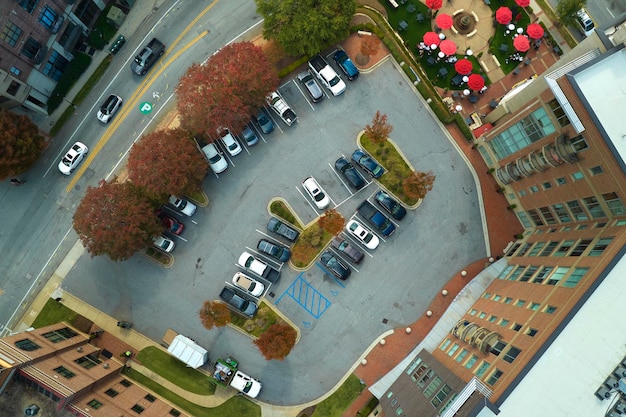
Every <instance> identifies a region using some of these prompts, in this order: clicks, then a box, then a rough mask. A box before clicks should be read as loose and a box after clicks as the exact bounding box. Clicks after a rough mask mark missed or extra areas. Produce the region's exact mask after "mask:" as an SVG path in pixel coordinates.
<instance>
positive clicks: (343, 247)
mask: <svg viewBox="0 0 626 417" xmlns="http://www.w3.org/2000/svg"><path fill="white" fill-rule="evenodd" d="M330 246H332V247H333V248H335V249H337V250H338V251H339V252H341V253H343V254H344V255H346V257H347V258H348V259H350V260H351V261H352V262H354V263H355V264H358V263H360V262H361V261H362V260H363V256H364V253H363V252H361V251H360V250H358V249H357V248H355V247H354V246H352V245H351V244H350V242H348V241H347V240H346V239H344V238H343V237H341V236H335V237H334V238H333V240H331V241H330Z"/></svg>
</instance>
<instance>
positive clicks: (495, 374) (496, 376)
mask: <svg viewBox="0 0 626 417" xmlns="http://www.w3.org/2000/svg"><path fill="white" fill-rule="evenodd" d="M502 374H503V372H502V371H501V370H499V369H497V368H496V370H495V371H494V372H493V373H492V374H491V376H490V377H489V378H488V379H487V384H489V385H491V386H493V385H494V384H495V383H496V382H498V379H500V377H501V376H502Z"/></svg>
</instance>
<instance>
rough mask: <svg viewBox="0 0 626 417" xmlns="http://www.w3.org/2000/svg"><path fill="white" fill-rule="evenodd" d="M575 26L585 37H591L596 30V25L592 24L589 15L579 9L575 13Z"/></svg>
mask: <svg viewBox="0 0 626 417" xmlns="http://www.w3.org/2000/svg"><path fill="white" fill-rule="evenodd" d="M576 26H577V27H578V30H580V32H581V33H582V34H583V35H585V36H586V37H588V36H591V34H592V33H593V31H594V29H595V28H596V25H595V24H594V23H593V20H592V19H591V17H589V14H588V13H587V11H586V10H585V9H580V10H579V11H578V12H577V13H576Z"/></svg>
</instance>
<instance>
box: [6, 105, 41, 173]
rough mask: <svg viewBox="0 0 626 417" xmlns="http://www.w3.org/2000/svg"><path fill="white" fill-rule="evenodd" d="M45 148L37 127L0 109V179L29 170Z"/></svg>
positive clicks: (24, 117)
mask: <svg viewBox="0 0 626 417" xmlns="http://www.w3.org/2000/svg"><path fill="white" fill-rule="evenodd" d="M45 146H46V143H45V140H44V138H43V136H41V135H40V134H39V131H38V130H37V126H35V125H34V124H33V122H31V121H30V119H29V118H28V117H27V116H24V115H17V114H14V113H11V112H9V111H8V110H5V109H0V179H4V178H8V177H14V176H16V175H18V174H21V173H22V172H24V171H26V170H27V169H29V168H30V167H31V166H33V164H34V163H35V162H36V161H37V159H39V156H40V155H41V153H42V152H43V150H44V148H45Z"/></svg>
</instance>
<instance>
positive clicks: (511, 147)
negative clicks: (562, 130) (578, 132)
mask: <svg viewBox="0 0 626 417" xmlns="http://www.w3.org/2000/svg"><path fill="white" fill-rule="evenodd" d="M555 131H556V129H555V127H554V125H553V124H552V121H550V117H548V114H547V113H546V110H545V109H544V108H543V107H542V108H539V109H537V110H535V111H534V112H532V113H531V114H529V115H528V116H526V117H524V118H523V119H521V120H520V121H519V122H517V123H515V124H514V125H513V126H511V127H510V128H508V129H507V130H505V131H504V132H502V133H501V134H499V135H498V136H495V137H494V138H493V139H491V140H490V141H489V142H488V145H489V147H490V148H491V150H492V151H493V152H494V153H495V154H496V157H497V158H498V159H503V158H506V157H507V156H509V155H512V154H514V153H515V152H517V151H519V150H521V149H524V148H526V147H527V146H529V145H530V144H532V143H535V142H537V141H538V140H541V139H542V138H544V137H545V136H548V135H549V134H551V133H554V132H555Z"/></svg>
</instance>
